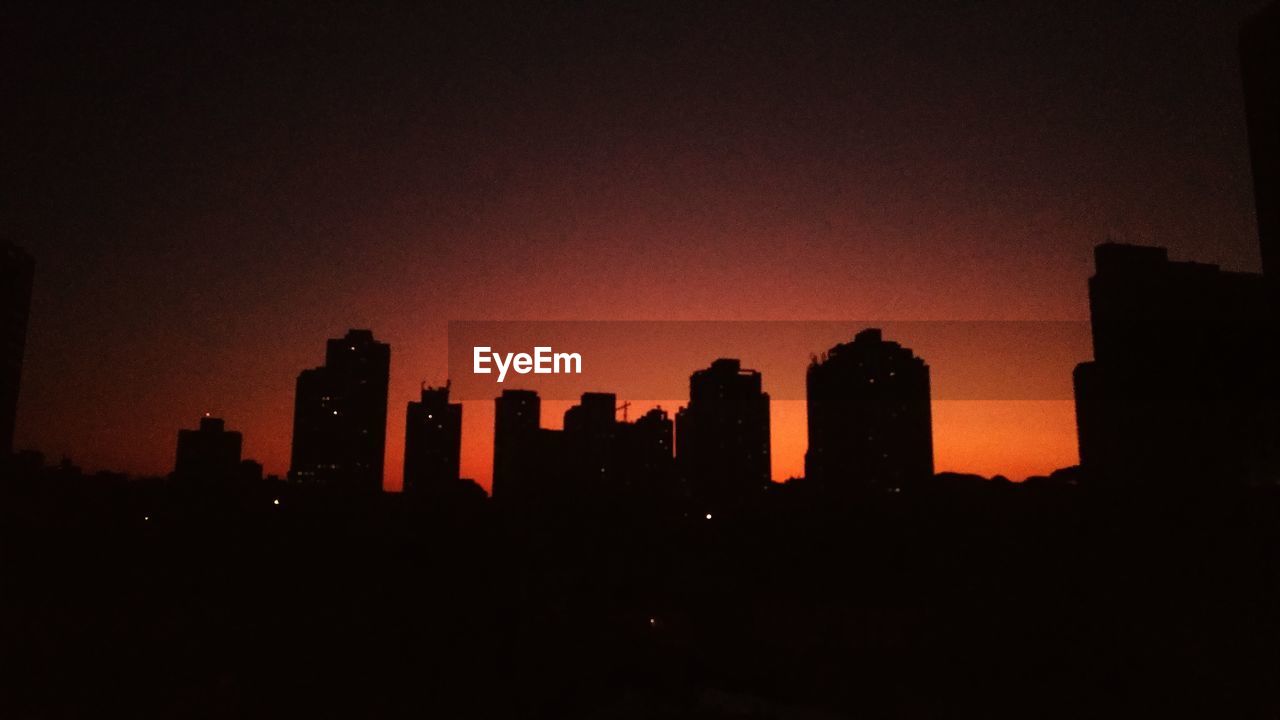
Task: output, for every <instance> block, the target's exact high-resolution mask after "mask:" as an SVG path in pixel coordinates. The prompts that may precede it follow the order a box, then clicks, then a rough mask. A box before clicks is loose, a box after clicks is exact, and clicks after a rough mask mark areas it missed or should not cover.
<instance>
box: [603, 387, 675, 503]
mask: <svg viewBox="0 0 1280 720" xmlns="http://www.w3.org/2000/svg"><path fill="white" fill-rule="evenodd" d="M617 443H618V446H619V448H620V451H619V454H620V455H621V457H622V458H623V460H622V462H621V463H620V467H619V469H618V475H619V478H620V480H621V483H622V485H623V487H624V488H626V489H629V490H638V491H641V492H645V493H650V492H652V493H659V494H661V495H664V496H665V495H666V494H669V493H670V491H671V488H670V485H671V481H672V479H673V475H674V472H675V455H674V450H675V423H674V422H673V421H672V419H671V416H670V415H668V414H667V411H666V410H663V409H662V408H661V407H656V408H653V409H651V410H649V412H647V413H645V414H644V415H641V416H640V417H639V418H636V421H635V422H622V423H618V439H617Z"/></svg>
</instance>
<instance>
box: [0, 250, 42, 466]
mask: <svg viewBox="0 0 1280 720" xmlns="http://www.w3.org/2000/svg"><path fill="white" fill-rule="evenodd" d="M34 273H35V262H34V261H33V260H32V259H31V256H30V255H28V254H26V253H25V252H23V251H22V250H21V249H20V248H17V247H14V246H13V245H10V244H9V243H7V242H4V243H0V303H3V306H0V460H2V459H4V458H7V457H8V456H9V455H10V454H11V453H12V452H13V431H14V426H15V424H16V418H17V414H18V387H19V385H20V384H21V380H22V356H23V351H24V349H25V347H26V340H27V318H28V315H29V313H30V311H31V281H32V277H33V275H34Z"/></svg>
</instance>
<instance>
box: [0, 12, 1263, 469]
mask: <svg viewBox="0 0 1280 720" xmlns="http://www.w3.org/2000/svg"><path fill="white" fill-rule="evenodd" d="M1260 4H1261V3H1256V2H1243V1H1242V2H1238V3H1224V4H1214V5H1212V6H1195V5H1187V6H1179V7H1177V8H1169V7H1167V6H1166V5H1164V4H1154V3H1146V4H1143V3H1137V4H1132V5H1127V6H1124V7H1120V6H1114V5H1111V4H1102V5H1097V6H1092V5H1091V6H1088V7H1086V6H1072V7H1054V8H1031V7H1029V6H1026V5H1025V4H1019V3H994V4H990V5H984V6H982V7H978V8H973V9H969V10H963V9H960V8H958V7H948V8H944V9H934V10H932V11H930V12H925V11H924V10H923V9H922V8H919V7H916V8H913V7H911V6H910V5H904V6H900V7H898V6H895V8H893V9H889V8H885V9H880V10H873V9H865V8H856V7H852V6H851V7H848V8H835V7H826V8H812V9H809V10H803V11H802V10H795V9H793V10H784V9H782V8H781V7H780V6H779V7H772V8H769V7H763V8H756V9H755V11H754V12H751V13H745V16H747V17H750V18H751V22H749V23H748V24H747V25H746V26H745V27H744V26H742V25H741V24H740V23H735V21H736V20H738V17H737V16H736V15H734V14H733V13H729V12H728V11H727V10H717V9H714V8H710V7H702V8H699V9H697V10H696V11H690V12H694V13H695V15H696V16H697V17H696V18H693V19H691V21H690V22H688V23H682V22H678V21H677V20H676V19H674V18H672V17H670V16H668V15H666V14H664V13H663V12H661V11H659V10H656V9H655V10H636V11H635V14H634V15H630V16H624V17H616V18H614V17H604V16H597V15H593V14H590V13H588V14H585V15H580V16H579V15H573V14H572V13H564V12H561V11H554V10H549V11H548V15H547V16H540V17H535V18H523V19H522V18H519V17H513V18H502V17H494V16H493V15H494V14H493V13H489V12H488V11H485V10H475V11H474V12H472V13H466V12H459V13H457V14H455V15H448V13H446V16H445V17H439V18H437V17H434V16H431V15H430V13H432V12H435V11H433V10H427V9H424V10H422V12H423V13H427V14H428V16H427V17H423V18H421V19H422V20H423V21H424V22H415V21H414V20H413V19H409V20H405V19H400V20H399V21H397V22H394V23H392V22H389V21H388V20H387V18H385V17H380V16H366V15H364V14H363V13H362V12H361V11H358V10H355V9H349V10H342V9H335V8H332V7H330V8H327V9H326V8H319V7H317V8H312V9H308V10H306V11H304V12H303V13H302V15H301V16H299V17H298V18H297V20H298V22H297V23H296V24H291V25H289V27H294V28H296V30H295V33H296V34H295V35H290V36H289V37H290V38H291V40H290V43H289V44H288V46H289V47H290V48H291V49H292V50H294V51H296V57H298V58H301V60H300V61H299V63H298V64H296V65H295V64H285V65H280V64H277V63H274V62H270V59H271V57H272V56H271V52H273V51H271V50H269V48H273V47H275V46H276V45H275V43H276V40H277V39H278V38H277V37H275V36H274V35H272V33H273V32H274V31H273V30H272V28H275V27H279V26H280V25H282V24H286V21H290V22H291V21H292V20H294V19H295V18H293V17H292V16H290V17H288V18H285V17H278V16H275V15H272V14H271V13H267V15H266V16H265V17H261V18H255V19H254V21H253V22H251V23H243V24H242V23H240V21H239V19H238V16H236V14H235V13H234V12H231V13H230V15H229V16H214V17H199V18H192V19H189V20H177V19H173V18H170V17H168V16H167V15H166V14H165V13H164V12H161V11H153V10H146V9H133V10H131V11H130V12H132V13H136V14H137V15H138V17H131V16H130V15H129V14H128V13H124V14H119V13H117V14H113V16H112V17H101V16H99V14H97V13H90V14H86V15H84V16H75V17H62V16H60V15H58V13H59V11H57V10H54V9H39V10H35V9H33V10H31V11H30V12H31V15H30V18H29V19H30V21H31V22H32V23H33V24H37V25H39V24H40V23H44V22H46V21H49V18H48V17H46V14H49V13H53V14H54V15H55V17H54V18H53V21H55V22H58V23H60V27H63V28H64V29H65V31H66V32H65V34H63V35H59V37H61V38H63V41H65V42H67V43H70V44H71V46H73V47H74V48H76V49H80V48H96V49H95V50H94V53H95V55H94V56H93V57H92V58H90V59H89V61H88V62H84V63H82V62H81V61H75V62H72V61H68V60H66V59H65V58H64V57H61V56H59V55H58V53H59V52H60V51H61V50H60V46H54V47H51V48H41V53H45V52H47V53H49V55H50V56H49V57H47V58H45V57H44V56H43V55H41V56H40V57H41V58H42V60H47V62H43V61H42V62H41V63H39V64H38V72H37V73H36V75H35V80H33V81H32V82H30V83H27V84H23V85H22V87H21V91H22V93H23V95H22V97H23V98H24V99H25V100H26V102H24V103H22V104H20V108H19V112H20V113H22V114H21V115H20V122H19V124H18V125H19V126H18V128H17V132H15V133H12V134H10V135H9V136H8V138H7V140H8V141H9V142H12V143H16V144H19V145H20V146H21V149H19V150H17V151H15V153H14V155H13V157H14V158H15V163H16V164H15V167H14V172H13V173H11V175H12V176H13V177H15V178H22V179H23V182H24V186H23V187H22V188H15V189H14V191H13V192H10V193H6V195H5V197H6V200H5V202H6V206H5V214H4V216H3V217H4V223H5V227H4V231H5V234H6V237H8V238H10V239H11V240H12V241H13V242H15V243H17V244H19V245H23V246H25V247H26V248H27V250H28V251H30V252H31V253H32V254H33V255H35V256H36V257H37V258H38V260H39V263H40V277H39V279H38V281H37V283H36V288H35V296H34V298H33V308H32V324H31V328H30V332H29V337H28V351H27V368H26V371H25V373H24V379H23V393H22V398H21V400H20V403H21V407H20V417H21V420H22V422H21V426H20V428H19V435H18V445H19V447H37V448H41V449H43V450H44V451H45V452H46V453H47V454H48V455H50V456H51V457H58V456H61V455H63V454H66V455H69V456H70V457H72V458H73V459H75V460H76V461H77V462H78V463H80V464H82V465H84V466H85V467H89V468H105V469H114V468H118V469H125V470H130V471H135V472H143V473H162V472H164V471H165V470H166V469H167V466H168V461H169V459H170V455H171V453H172V443H173V437H172V433H173V429H174V428H176V427H179V426H181V425H183V424H185V423H187V422H189V418H191V417H198V416H199V415H201V414H203V413H204V412H213V413H214V414H217V415H219V416H222V417H225V418H227V420H228V422H230V423H233V424H234V425H235V426H236V427H238V428H240V429H241V430H242V431H243V432H244V433H245V438H246V452H247V453H248V454H250V455H252V456H255V457H258V458H260V459H261V460H262V461H263V462H264V464H265V465H266V466H267V470H268V472H273V473H281V472H284V471H285V470H286V469H287V465H288V453H289V442H290V438H289V431H288V425H289V418H290V417H291V414H292V397H291V395H292V386H293V382H294V378H295V375H296V373H297V371H298V369H300V368H304V367H310V366H311V365H312V364H313V363H314V359H313V358H312V357H311V355H312V353H311V352H309V348H310V347H311V344H312V343H314V342H315V339H316V338H324V337H332V336H334V335H335V334H338V333H341V332H343V331H344V330H345V329H347V328H350V327H371V328H374V329H376V330H377V332H378V333H379V337H381V338H385V339H386V340H387V341H388V342H390V343H391V344H393V345H394V346H395V347H396V349H397V352H396V354H395V357H394V358H393V361H392V368H391V377H390V393H391V394H390V404H391V406H392V407H393V408H395V407H397V406H400V405H401V404H402V403H405V402H407V401H408V400H410V399H412V398H413V396H414V394H415V393H416V392H417V388H418V386H419V383H420V382H421V381H422V380H428V381H430V382H433V383H439V382H443V381H444V380H445V379H446V372H445V368H446V361H445V357H444V335H445V330H446V328H445V322H446V320H447V319H449V318H459V317H471V318H511V319H521V318H536V319H554V318H578V317H584V316H585V317H599V318H609V319H647V318H656V317H668V318H686V319H712V320H715V319H723V320H732V319H746V318H749V319H766V320H767V319H796V318H804V319H823V318H831V319H839V318H847V317H887V318H901V319H912V318H915V319H938V318H943V319H945V318H960V319H964V318H968V319H998V318H1011V319H1012V318H1019V319H1033V320H1034V319H1074V320H1083V319H1084V318H1085V317H1087V306H1086V296H1085V292H1084V288H1085V283H1086V279H1087V277H1088V275H1089V274H1090V268H1089V265H1090V257H1091V253H1092V247H1093V245H1095V244H1097V243H1099V242H1102V241H1104V240H1105V239H1107V238H1108V237H1114V238H1116V239H1119V240H1122V241H1127V242H1133V243H1140V244H1153V245H1159V246H1163V247H1168V248H1169V250H1170V253H1171V255H1172V256H1173V257H1178V258H1194V259H1195V260H1198V261H1202V262H1212V263H1218V264H1221V265H1222V266H1223V267H1224V268H1227V269H1232V270H1256V269H1257V268H1258V266H1259V260H1258V258H1259V254H1258V249H1257V241H1256V237H1257V232H1256V229H1255V222H1254V210H1253V197H1252V191H1251V187H1250V168H1249V157H1248V152H1247V143H1246V129H1245V127H1246V124H1245V120H1244V118H1245V112H1244V102H1243V99H1242V93H1241V86H1240V81H1239V72H1238V71H1239V68H1238V54H1237V49H1236V45H1237V37H1236V33H1237V27H1238V25H1239V23H1240V21H1241V20H1242V19H1243V18H1244V17H1246V16H1247V15H1249V14H1250V13H1252V12H1253V11H1254V10H1255V9H1256V8H1257V7H1258V6H1259V5H1260ZM441 12H443V11H441ZM23 17H25V16H21V17H19V19H18V27H22V26H23V25H22V22H23V19H22V18H23ZM135 20H137V21H139V22H133V21H135ZM437 20H438V21H439V22H436V21H437ZM525 20H527V21H528V22H524V21H525ZM426 21H430V22H426ZM566 23H567V25H566ZM229 24H230V25H231V26H234V27H237V28H239V27H242V26H245V27H249V28H251V29H249V30H247V31H246V32H245V33H244V34H240V33H239V31H238V30H237V31H236V32H227V33H218V32H217V29H218V28H225V27H227V26H228V25H229ZM103 26H107V27H112V28H115V30H116V31H117V33H118V34H117V35H116V36H115V37H117V38H118V39H119V42H112V43H108V44H107V45H105V46H100V45H98V44H97V43H96V42H87V41H85V40H86V39H89V38H95V37H98V33H99V31H100V28H101V27H103ZM432 27H452V28H455V29H457V30H458V31H459V32H458V35H457V37H458V38H464V37H472V38H473V39H474V38H475V37H476V36H480V38H481V40H482V42H480V43H478V44H477V43H468V42H462V41H449V40H441V41H439V42H435V40H436V38H435V37H434V36H432V42H422V41H421V40H422V38H419V37H417V36H416V35H415V34H414V33H415V32H419V29H420V28H432ZM157 28H160V29H162V30H163V29H169V30H170V32H164V31H160V32H157V31H156V29H157ZM325 28H334V29H333V30H332V31H326V30H325ZM326 32H332V33H336V35H326V34H325V33H326ZM37 36H41V35H39V34H38V33H33V34H32V37H37ZM228 36H235V37H237V38H238V40H237V42H236V43H232V44H230V45H220V44H219V43H220V42H221V40H220V39H221V38H225V37H228ZM796 37H801V38H803V41H801V42H796V41H795V38H796ZM574 38H600V39H610V42H608V43H597V42H595V41H591V42H578V41H576V40H574ZM347 42H350V43H354V44H356V45H357V46H359V47H363V48H365V49H366V50H368V53H367V54H365V55H363V56H362V57H364V58H365V59H364V61H362V62H361V63H358V64H355V65H347V64H343V63H342V62H341V61H340V60H337V59H336V56H335V55H334V54H332V53H329V52H328V49H331V47H332V46H331V43H337V44H338V45H340V46H341V45H342V44H343V43H347ZM211 47H212V48H216V50H214V51H212V52H211V54H210V55H209V56H210V57H216V58H218V59H219V60H218V61H217V62H216V63H214V64H213V65H206V64H205V63H204V61H203V60H201V59H200V58H201V57H205V56H203V55H199V54H198V53H199V50H200V48H204V49H209V48H211ZM611 47H612V48H613V49H612V50H611V49H609V48H611ZM63 49H65V48H63ZM72 55H73V53H70V52H68V53H67V57H70V56H72ZM530 57H534V58H538V60H537V61H536V62H529V61H523V60H522V59H523V58H530ZM409 66H411V67H428V68H435V70H432V71H431V72H430V73H428V74H426V75H420V74H417V73H404V72H402V69H403V68H405V67H409ZM84 67H91V68H92V70H91V72H90V73H89V75H88V76H87V77H86V76H85V75H84V72H83V68H84ZM163 67H168V68H173V69H174V74H169V73H167V72H164V71H159V70H156V71H146V72H135V70H136V69H138V68H163ZM259 67H261V68H270V70H269V71H264V72H263V73H260V74H259V73H254V72H244V73H239V74H237V72H236V71H237V70H243V69H253V68H259ZM673 68H686V69H688V70H689V71H688V72H680V73H674V72H672V69H673ZM728 69H735V71H734V72H732V73H729V72H728ZM228 70H230V71H232V72H230V73H229V74H228V73H226V72H225V71H228ZM183 73H185V74H183ZM179 75H181V76H183V77H194V78H196V79H197V81H196V82H191V83H185V82H182V83H179V82H177V81H175V80H174V78H175V77H177V76H179ZM227 77H243V78H245V82H247V83H248V87H247V88H241V87H240V86H237V85H234V84H232V85H228V84H227V81H226V80H225V78H227ZM414 78H417V79H414ZM533 88H536V90H533ZM913 88H914V89H913ZM77 93H78V94H77ZM233 93H235V94H234V95H232V94H233ZM82 96H85V97H89V98H90V99H91V100H92V101H93V102H95V103H96V105H95V106H98V107H102V108H106V110H104V113H105V114H104V115H101V116H97V115H92V114H86V113H84V112H81V111H79V109H78V108H77V107H76V106H75V105H74V104H72V103H69V102H68V100H67V98H71V97H82ZM232 96H233V97H235V98H236V99H237V101H236V102H235V103H227V102H225V100H226V98H227V97H232ZM155 98H159V99H160V100H161V101H160V102H159V103H158V104H157V103H154V102H151V101H150V100H147V99H155ZM121 128H128V129H129V130H128V132H127V133H125V134H124V135H123V136H122V135H121V133H122V132H123V131H122V130H121ZM298 128H303V129H298ZM191 137H201V138H206V140H205V141H202V142H200V143H191V142H188V138H191ZM48 138H52V140H51V141H47V140H46V139H48ZM494 138H501V139H502V140H501V142H497V143H496V144H495V143H494ZM36 148H40V149H41V150H40V151H39V152H37V151H36V150H35V149H36ZM587 309H589V312H588V311H587ZM817 350H820V348H805V349H802V350H800V352H814V351H817ZM743 360H744V362H746V363H748V364H750V363H751V358H749V357H744V358H743ZM1073 360H1074V359H1073ZM689 370H691V368H673V369H672V371H673V372H680V373H683V372H687V371H689ZM246 378H249V379H252V381H250V382H246V381H244V380H243V379H246ZM766 382H767V379H766ZM591 389H594V388H583V390H591ZM603 389H605V390H607V389H608V388H603ZM633 400H635V401H643V400H653V401H656V402H664V401H665V402H667V403H669V402H670V401H671V400H673V399H671V398H651V399H646V398H633ZM466 405H467V407H466V410H465V413H464V421H463V422H464V425H465V428H464V435H466V436H467V437H468V438H470V437H473V436H476V433H477V432H481V433H483V432H485V428H486V427H489V426H491V425H492V418H491V417H488V416H490V415H491V408H486V407H485V406H484V404H483V403H481V404H476V403H467V404H466ZM550 415H551V417H553V418H558V417H559V415H560V413H559V412H551V413H550ZM403 420H404V418H403V417H402V414H401V413H400V412H398V411H397V412H393V413H391V415H390V416H389V418H388V427H387V433H388V450H387V453H386V456H385V459H386V467H387V468H388V469H389V470H388V471H387V472H385V473H384V476H385V478H386V484H387V486H388V487H391V488H394V487H396V485H397V484H398V477H399V473H398V472H395V471H392V470H390V469H392V468H397V467H398V466H399V464H400V457H401V454H402V450H401V448H400V445H401V444H402V442H403V437H404V427H403ZM551 422H552V424H553V425H554V424H555V423H556V422H558V421H557V420H554V419H553V420H552V421H551ZM803 422H804V410H803V406H802V405H796V406H783V405H781V404H776V407H775V422H774V427H773V431H774V432H773V438H774V447H773V452H772V453H771V454H772V456H773V458H774V461H775V467H774V475H775V476H777V477H785V476H787V475H793V474H800V473H801V472H802V467H803V453H804V448H805V446H806V443H805V440H804V430H803ZM934 423H935V428H936V435H937V437H936V440H937V443H936V447H935V455H936V461H937V467H938V469H940V470H943V469H945V470H957V471H972V472H978V473H980V474H984V475H990V474H994V473H1004V474H1006V475H1009V476H1012V477H1019V476H1022V475H1027V474H1033V473H1041V472H1046V471H1048V470H1050V469H1052V468H1053V467H1057V466H1060V465H1063V464H1070V463H1071V462H1074V453H1075V450H1074V446H1075V439H1074V433H1075V428H1074V418H1073V412H1072V408H1071V403H1070V402H1062V403H1057V404H1053V405H1049V404H1046V405H1045V406H1043V407H1036V408H1028V407H1027V406H1025V405H1021V404H1016V403H1005V404H980V405H979V404H971V405H958V404H950V403H948V404H947V405H942V404H941V403H939V404H938V405H937V407H935V412H934ZM487 445H488V443H487V442H485V441H484V440H483V439H476V440H471V439H465V440H464V449H463V458H464V459H463V463H464V467H463V470H462V473H463V475H465V476H468V477H477V478H480V479H483V478H484V477H485V476H486V474H487V466H488V464H489V463H490V461H489V460H488V459H486V458H487V456H488V455H489V453H488V448H487Z"/></svg>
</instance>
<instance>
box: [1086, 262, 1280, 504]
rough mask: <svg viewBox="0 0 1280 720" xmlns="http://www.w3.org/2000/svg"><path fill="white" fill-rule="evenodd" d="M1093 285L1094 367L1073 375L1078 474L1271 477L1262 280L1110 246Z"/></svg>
mask: <svg viewBox="0 0 1280 720" xmlns="http://www.w3.org/2000/svg"><path fill="white" fill-rule="evenodd" d="M1094 256H1095V262H1096V266H1097V267H1096V272H1095V274H1094V276H1093V277H1092V278H1090V279H1089V310H1090V320H1091V323H1092V327H1093V356H1094V360H1093V362H1085V363H1081V364H1080V365H1078V366H1077V367H1076V370H1075V396H1076V422H1077V426H1078V432H1079V443H1080V464H1081V466H1082V468H1083V469H1084V470H1085V471H1086V473H1087V474H1088V476H1090V477H1106V478H1110V479H1112V480H1115V481H1131V482H1140V481H1144V480H1161V479H1167V480H1176V479H1184V480H1195V481H1198V482H1205V483H1221V482H1224V481H1232V480H1241V479H1245V478H1248V477H1254V476H1256V475H1258V474H1259V473H1261V472H1265V470H1266V468H1267V466H1268V465H1269V463H1270V455H1271V448H1272V446H1273V444H1274V443H1273V442H1272V440H1271V438H1272V431H1273V428H1274V411H1273V409H1272V407H1271V403H1270V402H1268V400H1267V399H1266V398H1267V396H1268V394H1267V393H1266V392H1263V388H1264V387H1266V384H1267V382H1268V378H1269V375H1270V373H1269V370H1268V368H1267V363H1266V357H1267V355H1266V353H1265V348H1266V345H1265V342H1266V335H1267V333H1266V327H1267V324H1266V316H1267V311H1266V303H1265V290H1264V287H1263V282H1262V277H1261V276H1259V275H1255V274H1251V273H1238V272H1224V271H1222V270H1220V269H1219V268H1218V267H1217V266H1216V265H1207V264H1203V263H1194V262H1170V261H1169V258H1168V254H1167V252H1166V251H1165V250H1164V249H1163V248H1155V247H1137V246H1133V245H1120V244H1115V243H1106V244H1103V245H1099V246H1098V247H1097V249H1096V250H1095V253H1094Z"/></svg>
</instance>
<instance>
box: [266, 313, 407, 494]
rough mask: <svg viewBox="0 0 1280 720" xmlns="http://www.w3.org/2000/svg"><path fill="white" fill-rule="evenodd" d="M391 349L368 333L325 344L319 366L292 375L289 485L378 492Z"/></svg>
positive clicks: (355, 333) (360, 332)
mask: <svg viewBox="0 0 1280 720" xmlns="http://www.w3.org/2000/svg"><path fill="white" fill-rule="evenodd" d="M390 367H391V346H390V345H387V344H386V343H380V342H377V341H376V340H374V338H373V333H372V332H371V331H369V330H351V331H349V332H347V334H346V336H345V337H343V338H340V339H332V340H329V342H328V347H327V350H326V352H325V364H324V366H323V367H318V368H314V369H311V370H304V371H302V373H301V374H300V375H298V385H297V394H296V396H295V400H294V412H293V458H292V462H291V463H290V469H289V478H290V479H291V480H293V481H294V482H299V483H306V484H315V485H321V486H325V487H333V488H338V489H343V490H353V491H365V492H377V491H380V490H381V489H382V463H383V453H384V452H385V448H386V435H387V383H388V377H389V374H390Z"/></svg>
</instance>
